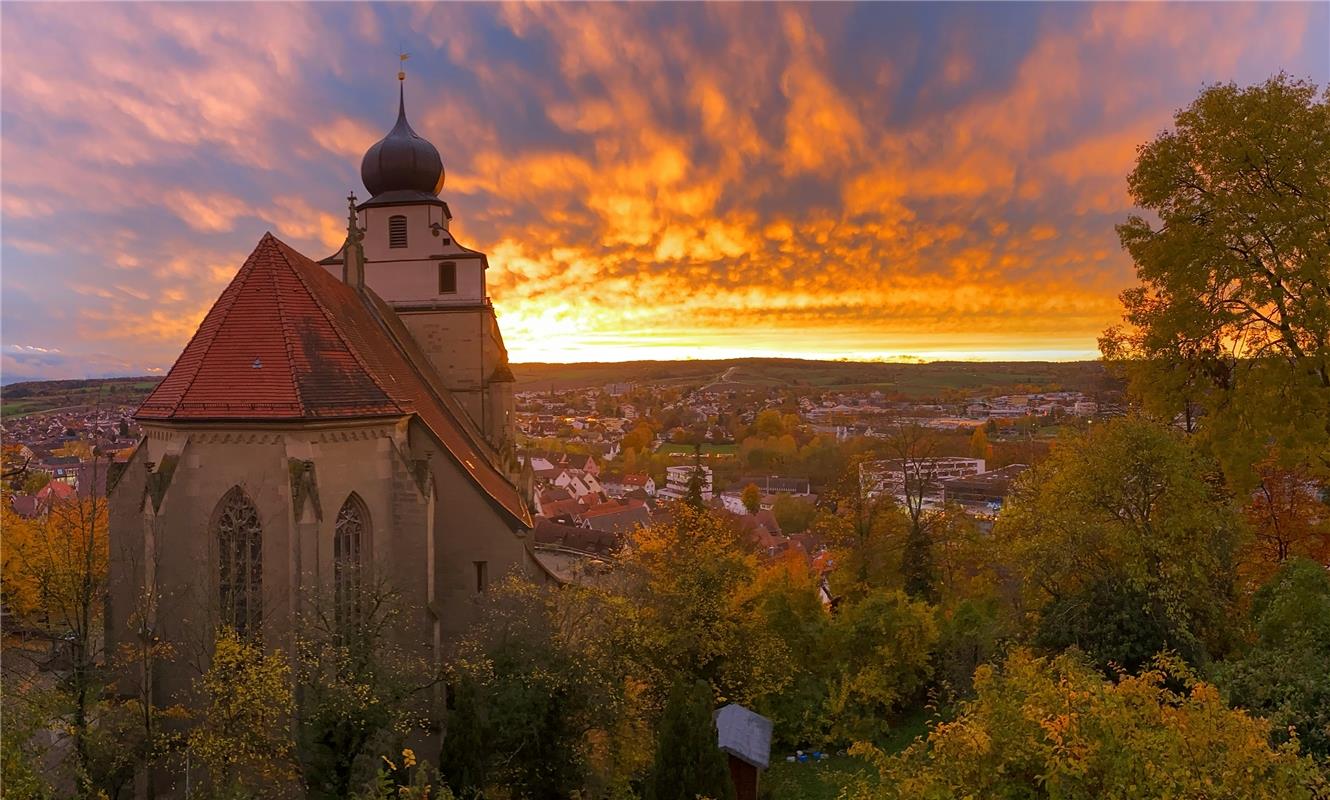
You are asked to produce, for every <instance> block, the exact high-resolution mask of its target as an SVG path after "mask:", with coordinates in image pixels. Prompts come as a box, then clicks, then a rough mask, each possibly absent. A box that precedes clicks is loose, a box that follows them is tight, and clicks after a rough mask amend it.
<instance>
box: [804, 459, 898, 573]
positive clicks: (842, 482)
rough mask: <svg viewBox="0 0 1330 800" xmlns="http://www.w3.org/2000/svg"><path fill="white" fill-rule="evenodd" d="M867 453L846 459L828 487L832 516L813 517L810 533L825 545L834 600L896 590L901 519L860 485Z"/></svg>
mask: <svg viewBox="0 0 1330 800" xmlns="http://www.w3.org/2000/svg"><path fill="white" fill-rule="evenodd" d="M873 459H874V456H873V455H872V454H869V453H858V454H856V455H854V456H853V457H851V458H850V460H849V463H848V464H847V465H846V467H845V469H844V470H843V471H842V472H841V474H840V477H839V478H838V480H836V482H835V483H833V484H832V485H831V486H829V487H828V490H827V491H826V493H825V496H826V497H827V499H828V500H829V501H830V502H831V504H833V505H834V508H835V513H825V514H820V515H818V516H817V517H816V518H815V519H814V521H813V530H814V532H816V533H818V534H820V535H822V536H823V537H825V538H826V539H827V541H828V542H829V543H830V544H831V546H832V548H833V550H834V551H835V554H836V559H835V560H836V569H835V570H834V571H833V572H832V574H831V577H830V580H831V583H832V588H833V590H834V592H835V593H836V594H838V595H856V596H857V595H859V594H862V593H864V592H866V591H868V590H869V589H870V588H871V587H874V586H888V585H893V586H898V585H899V574H900V560H901V549H902V542H903V540H904V531H905V530H906V519H905V516H904V514H902V513H900V511H899V509H898V508H897V507H896V505H895V503H894V502H893V500H892V499H891V498H890V497H885V496H882V495H881V494H878V493H875V492H873V491H872V487H868V486H865V485H864V484H863V482H862V479H861V476H860V471H861V468H862V466H863V465H864V464H865V463H868V462H869V461H872V460H873Z"/></svg>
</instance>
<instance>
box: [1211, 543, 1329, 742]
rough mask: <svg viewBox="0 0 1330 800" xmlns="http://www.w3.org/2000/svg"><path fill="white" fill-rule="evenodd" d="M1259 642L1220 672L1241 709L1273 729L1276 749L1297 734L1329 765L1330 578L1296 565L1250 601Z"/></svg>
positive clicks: (1312, 565) (1309, 564)
mask: <svg viewBox="0 0 1330 800" xmlns="http://www.w3.org/2000/svg"><path fill="white" fill-rule="evenodd" d="M1251 616H1252V625H1253V627H1254V628H1255V629H1256V641H1255V642H1253V643H1252V645H1251V647H1250V648H1249V649H1248V650H1247V651H1246V652H1245V653H1244V654H1243V655H1242V656H1241V657H1240V658H1238V659H1236V660H1235V661H1232V662H1230V663H1227V664H1221V665H1220V666H1219V671H1218V672H1219V683H1220V685H1221V686H1222V687H1224V688H1225V689H1226V690H1227V692H1228V694H1229V697H1230V699H1231V700H1232V701H1233V702H1234V703H1235V704H1237V705H1240V706H1242V707H1244V708H1247V709H1249V710H1251V711H1252V712H1253V713H1256V714H1260V715H1261V716H1263V717H1266V718H1268V719H1269V720H1270V721H1271V722H1272V723H1274V728H1273V734H1274V738H1275V740H1276V741H1284V740H1287V739H1288V735H1289V732H1290V731H1293V730H1296V731H1297V734H1298V737H1299V738H1300V739H1301V741H1302V745H1303V747H1305V748H1306V750H1307V751H1308V752H1309V753H1312V754H1314V755H1316V756H1318V757H1319V758H1322V759H1330V573H1327V572H1326V569H1325V567H1324V566H1322V565H1320V564H1317V563H1316V562H1313V561H1308V560H1306V559H1294V560H1293V561H1290V562H1289V563H1287V564H1285V565H1284V568H1283V569H1282V570H1280V572H1279V573H1278V574H1277V575H1276V576H1275V577H1274V579H1273V580H1272V581H1271V582H1270V583H1268V584H1267V585H1265V586H1263V587H1261V589H1260V591H1258V592H1257V593H1256V597H1255V598H1254V599H1253V601H1252V611H1251Z"/></svg>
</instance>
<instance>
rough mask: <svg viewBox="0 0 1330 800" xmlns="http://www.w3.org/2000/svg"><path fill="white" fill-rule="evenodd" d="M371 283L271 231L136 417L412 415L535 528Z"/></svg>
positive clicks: (303, 418) (507, 508)
mask: <svg viewBox="0 0 1330 800" xmlns="http://www.w3.org/2000/svg"><path fill="white" fill-rule="evenodd" d="M430 369H431V368H430V367H429V365H428V360H427V359H425V358H424V357H423V356H422V355H421V354H420V353H419V351H418V349H417V348H416V347H415V343H414V341H411V340H410V334H409V333H407V332H406V331H405V328H403V327H402V326H401V323H400V320H398V319H397V318H396V315H395V314H394V313H393V312H392V310H391V309H389V308H388V307H387V305H386V304H384V303H383V301H382V300H380V299H379V298H378V297H376V296H375V295H374V293H373V292H372V291H371V290H369V289H368V288H364V289H361V290H359V291H358V290H356V289H354V288H352V287H350V286H347V285H346V284H344V283H342V282H341V281H340V280H338V279H337V278H335V277H333V276H332V275H331V274H330V273H329V272H328V271H327V270H325V269H323V268H322V267H320V266H319V265H317V264H315V263H314V262H313V261H311V260H310V259H308V258H306V257H305V256H303V255H301V254H300V253H298V252H296V251H295V250H293V249H292V248H291V247H290V246H289V245H287V244H285V243H284V242H282V241H280V240H278V239H277V238H276V237H274V236H273V235H272V234H271V233H268V234H264V236H263V238H262V239H261V240H259V244H258V246H257V247H255V248H254V252H253V253H251V254H250V256H249V258H248V259H246V261H245V264H244V266H242V267H241V268H240V271H239V272H237V273H236V276H235V278H234V279H232V281H231V283H230V285H229V286H227V287H226V289H225V290H224V291H223V292H222V294H221V297H219V298H218V299H217V302H216V303H214V304H213V307H212V309H211V310H210V311H209V312H208V314H207V316H206V317H204V319H203V323H202V324H200V325H199V329H198V331H197V332H196V333H195V334H194V338H192V339H191V340H190V341H189V344H187V345H185V350H184V352H182V353H181V354H180V357H179V358H178V359H176V362H175V364H174V365H173V366H172V367H171V371H170V372H169V373H167V375H166V378H165V379H164V380H163V381H162V382H161V383H160V384H158V386H157V388H156V389H154V390H153V392H152V393H151V394H150V395H148V398H147V399H146V400H144V401H143V405H141V406H139V409H138V411H137V413H136V414H135V416H136V417H137V418H138V419H140V420H148V421H176V422H204V421H254V422H282V421H289V422H297V421H321V420H333V419H364V418H373V417H392V416H403V415H408V414H415V415H416V416H417V417H418V418H419V419H420V421H421V422H423V423H424V425H425V427H426V428H428V429H429V431H430V432H431V433H432V434H433V435H434V438H435V439H437V440H438V441H439V443H440V445H441V446H442V447H443V448H444V449H446V450H447V451H448V452H449V453H450V454H451V455H452V456H453V458H454V460H455V461H456V462H457V464H458V465H459V466H460V467H461V468H462V469H463V471H465V472H466V473H467V474H468V475H469V476H470V477H471V478H472V480H473V481H475V482H476V484H477V485H478V486H479V487H480V488H481V489H482V490H483V491H484V492H485V493H486V494H487V495H489V497H490V498H491V499H492V500H493V501H495V502H496V503H497V504H498V505H499V506H501V507H502V508H503V509H504V510H505V511H507V512H508V513H509V514H511V515H512V516H513V518H514V519H515V520H516V521H518V522H521V523H523V524H525V525H527V526H530V524H531V518H530V514H529V512H528V511H527V509H526V506H525V503H523V501H522V499H521V496H520V494H519V493H518V491H517V489H516V488H515V487H514V486H513V485H512V483H511V482H510V481H509V480H508V479H507V478H506V477H505V476H504V475H503V473H502V472H501V471H500V470H499V468H498V467H497V466H496V464H495V458H494V456H493V453H492V452H491V451H490V450H489V449H488V447H487V445H485V444H484V443H483V439H482V438H481V437H480V435H479V433H478V432H477V431H475V430H473V428H474V425H468V423H467V421H465V411H463V410H461V409H460V407H459V406H458V405H457V403H456V401H455V400H454V399H453V398H452V397H451V395H449V394H448V392H447V390H446V389H442V388H440V386H439V384H438V381H437V378H434V377H432V376H431V374H430Z"/></svg>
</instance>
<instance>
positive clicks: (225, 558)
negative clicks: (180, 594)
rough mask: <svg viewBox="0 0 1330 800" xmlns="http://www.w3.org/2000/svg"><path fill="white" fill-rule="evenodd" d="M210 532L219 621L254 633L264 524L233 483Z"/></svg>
mask: <svg viewBox="0 0 1330 800" xmlns="http://www.w3.org/2000/svg"><path fill="white" fill-rule="evenodd" d="M213 531H214V535H215V536H216V538H217V570H218V588H219V593H220V600H221V617H222V622H224V623H226V624H227V625H230V626H231V627H232V628H234V629H235V631H236V633H238V634H240V635H241V636H254V635H256V634H257V633H258V631H259V626H260V625H261V624H262V622H263V526H262V525H260V524H259V512H258V509H256V508H255V507H254V503H253V502H252V501H251V500H250V499H249V496H248V495H246V494H245V490H243V489H241V488H240V487H239V486H236V487H234V488H232V489H231V491H229V492H227V493H226V495H225V496H224V497H222V499H221V502H219V503H218V504H217V511H216V512H215V513H214V514H213Z"/></svg>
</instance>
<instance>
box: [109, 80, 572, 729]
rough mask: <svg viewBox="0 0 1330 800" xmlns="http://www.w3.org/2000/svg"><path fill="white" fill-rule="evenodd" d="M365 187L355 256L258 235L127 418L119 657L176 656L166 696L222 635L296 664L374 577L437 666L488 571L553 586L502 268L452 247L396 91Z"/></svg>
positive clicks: (113, 612) (114, 555)
mask: <svg viewBox="0 0 1330 800" xmlns="http://www.w3.org/2000/svg"><path fill="white" fill-rule="evenodd" d="M403 77H404V76H403V75H400V74H399V76H398V78H399V80H401V79H402V78H403ZM361 178H362V180H363V182H364V184H365V189H366V190H367V191H368V194H369V199H368V200H365V201H364V202H360V203H356V201H355V197H354V195H352V197H350V198H348V200H349V201H350V207H349V209H348V218H349V224H348V233H347V239H346V242H345V244H344V245H343V246H342V248H341V249H340V250H339V251H338V252H337V253H335V254H333V255H332V256H329V257H328V258H324V259H322V260H319V261H315V260H312V259H310V258H308V257H307V256H305V255H303V254H301V253H299V252H297V251H296V250H295V249H293V248H292V247H291V246H289V245H287V244H286V243H284V242H282V241H281V240H279V239H277V238H276V237H274V236H273V235H272V234H271V233H269V234H265V235H264V236H263V238H262V239H260V240H259V242H258V244H257V246H256V247H255V248H254V251H253V252H252V253H251V254H250V256H249V258H248V259H247V260H246V261H245V263H244V264H243V265H242V266H241V267H240V269H239V271H238V272H237V273H236V275H235V278H234V279H233V280H232V281H231V283H230V284H229V285H228V286H227V287H226V289H225V290H224V291H223V292H222V294H221V296H220V297H218V298H217V301H216V303H214V305H213V306H212V309H211V310H210V311H209V312H208V313H207V315H206V316H205V317H204V319H203V322H202V323H201V324H200V325H199V328H198V330H197V331H196V332H195V334H194V336H193V338H192V339H190V341H189V343H188V344H187V345H186V346H185V349H184V351H183V352H182V353H181V354H180V356H179V358H177V359H176V361H175V364H174V365H173V366H172V367H171V370H170V372H169V373H168V374H167V375H166V377H165V378H164V379H163V380H162V382H161V383H160V384H159V385H158V386H157V387H156V389H155V390H153V392H152V393H151V395H150V396H149V397H148V398H147V399H146V400H145V401H144V402H143V404H142V405H141V406H140V407H139V409H138V410H137V412H136V414H135V418H136V419H137V421H138V424H139V425H140V426H141V427H142V430H143V438H142V440H141V441H140V443H139V445H138V447H137V448H136V450H135V451H134V453H133V455H132V456H131V457H130V459H129V461H128V463H127V464H125V465H123V469H122V470H121V471H120V472H119V473H118V475H117V476H116V477H115V478H114V485H113V487H112V488H111V491H110V497H109V540H110V563H109V572H110V593H109V597H108V602H107V614H106V632H107V652H115V651H116V649H117V647H118V646H119V645H120V644H122V643H129V642H134V641H137V640H139V638H140V637H141V636H143V635H144V634H145V633H150V634H151V635H153V636H154V637H156V638H158V639H160V640H163V641H165V642H167V643H170V644H171V646H172V649H173V650H174V652H175V654H176V657H175V660H174V661H173V662H172V663H170V664H166V665H163V666H161V667H159V668H158V670H157V671H156V673H155V674H154V675H153V678H152V686H151V689H150V691H151V693H152V695H153V700H154V702H157V703H159V704H162V705H166V704H169V703H171V702H176V701H177V700H178V699H179V698H182V697H184V696H186V695H187V693H188V691H189V689H190V686H191V684H192V680H193V678H194V677H195V676H196V675H197V674H198V673H197V668H198V664H199V663H201V662H202V661H203V660H206V653H207V652H208V646H209V645H210V644H211V642H212V640H213V637H214V636H215V633H216V631H217V630H218V627H219V626H220V625H223V624H225V625H230V626H232V627H233V628H234V629H235V630H236V631H238V632H239V633H240V634H241V635H242V636H246V637H252V638H254V639H257V640H260V641H262V642H263V643H264V645H265V646H266V647H278V648H281V649H283V650H284V651H286V652H291V646H292V643H293V633H294V625H295V624H297V623H296V620H297V618H298V613H299V611H300V609H301V607H302V603H308V602H310V600H309V598H311V597H315V596H328V597H334V598H340V599H338V600H336V602H344V599H345V598H346V597H347V596H349V592H350V590H351V588H352V587H353V586H354V585H357V584H356V583H355V582H356V581H359V580H361V579H362V576H363V575H372V576H374V578H375V579H376V580H383V581H386V582H387V584H388V585H390V586H391V587H392V589H393V590H395V591H396V592H397V593H399V594H400V597H401V601H402V603H403V605H404V612H405V613H404V614H403V615H402V624H401V626H400V629H399V630H398V631H397V635H398V636H400V637H401V643H402V644H404V645H408V646H409V647H411V648H413V649H414V650H415V652H418V653H420V654H421V655H423V656H426V657H428V658H432V659H434V660H436V661H437V660H439V659H442V658H444V657H446V654H447V648H448V646H449V644H450V643H451V642H452V641H454V640H455V638H456V637H457V635H458V634H459V633H460V632H461V631H462V630H463V629H464V628H465V627H466V625H467V624H468V623H469V622H470V621H471V620H472V619H473V617H474V614H475V609H476V602H475V601H476V599H477V598H478V597H479V596H480V595H481V594H482V593H483V592H485V590H486V587H487V585H489V584H490V583H491V582H492V581H496V580H498V579H500V578H502V577H503V576H505V575H506V574H509V573H511V572H518V573H521V574H524V575H526V576H527V577H529V578H532V579H534V580H546V579H547V577H548V576H547V573H545V572H544V571H543V570H542V568H541V567H540V565H539V564H538V563H537V562H536V560H535V558H534V556H533V554H532V536H531V530H532V528H533V525H532V518H531V512H530V510H529V500H530V485H531V484H530V473H529V471H527V472H526V473H525V474H524V473H523V472H521V471H520V468H519V467H518V466H517V462H516V460H515V458H514V457H513V450H514V447H513V445H514V441H513V440H514V430H515V428H514V420H513V391H512V389H513V374H512V371H511V370H510V369H509V366H508V357H507V352H506V350H505V348H504V343H503V337H502V335H501V333H500V331H499V325H498V321H497V318H496V316H495V313H494V307H493V305H492V304H491V302H490V298H489V295H488V294H487V291H486V286H485V272H486V270H487V268H488V263H487V260H486V257H485V254H484V253H481V252H478V251H476V250H472V249H469V248H467V247H465V246H463V245H462V244H461V243H459V242H458V241H457V240H456V239H455V238H454V237H453V235H452V233H451V231H450V223H451V221H452V218H453V216H452V212H451V210H450V209H449V207H448V204H447V203H446V202H445V201H443V200H442V199H440V197H439V193H440V191H441V190H442V188H443V184H444V169H443V163H442V161H441V159H440V157H439V153H438V150H436V149H435V147H434V146H433V145H432V144H430V143H429V142H428V141H426V140H425V139H423V138H421V137H420V136H419V135H417V134H416V132H415V131H414V130H412V128H411V125H410V124H409V123H408V122H407V116H406V107H405V97H404V92H403V91H402V90H401V88H400V87H399V105H398V114H397V123H396V125H394V126H393V128H392V130H391V131H390V132H389V133H388V135H387V136H385V137H384V138H383V139H382V140H381V141H379V142H377V143H376V144H374V145H373V146H372V147H371V148H370V149H369V151H368V152H367V153H366V154H365V156H364V160H363V162H362V164H361ZM191 661H192V662H193V664H192V665H191V664H190V663H189V662H191Z"/></svg>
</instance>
